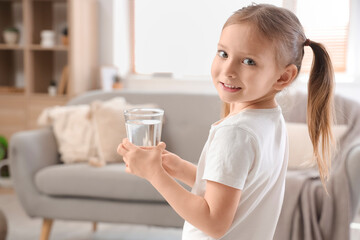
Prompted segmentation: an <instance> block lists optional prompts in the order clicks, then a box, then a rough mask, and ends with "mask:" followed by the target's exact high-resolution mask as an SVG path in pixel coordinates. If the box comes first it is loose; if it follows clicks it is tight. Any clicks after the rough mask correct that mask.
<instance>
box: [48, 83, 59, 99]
mask: <svg viewBox="0 0 360 240" xmlns="http://www.w3.org/2000/svg"><path fill="white" fill-rule="evenodd" d="M48 93H49V95H50V96H56V93H57V87H56V82H55V80H51V82H50V85H49V87H48Z"/></svg>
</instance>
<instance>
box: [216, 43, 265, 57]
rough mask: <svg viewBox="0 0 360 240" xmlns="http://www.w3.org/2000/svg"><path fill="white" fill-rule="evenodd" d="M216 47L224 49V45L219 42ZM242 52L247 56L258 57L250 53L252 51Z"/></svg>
mask: <svg viewBox="0 0 360 240" xmlns="http://www.w3.org/2000/svg"><path fill="white" fill-rule="evenodd" d="M218 47H219V48H223V49H226V46H225V45H223V44H221V43H218ZM242 54H244V55H247V56H249V57H252V58H259V56H257V55H256V54H252V53H246V52H242Z"/></svg>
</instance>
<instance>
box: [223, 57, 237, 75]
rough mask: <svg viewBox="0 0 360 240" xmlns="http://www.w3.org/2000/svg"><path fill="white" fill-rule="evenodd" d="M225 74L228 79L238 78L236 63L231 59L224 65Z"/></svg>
mask: <svg viewBox="0 0 360 240" xmlns="http://www.w3.org/2000/svg"><path fill="white" fill-rule="evenodd" d="M224 74H225V76H226V77H228V78H230V79H231V78H236V75H237V73H236V63H235V62H234V61H232V60H230V59H228V60H227V61H226V64H225V65H224Z"/></svg>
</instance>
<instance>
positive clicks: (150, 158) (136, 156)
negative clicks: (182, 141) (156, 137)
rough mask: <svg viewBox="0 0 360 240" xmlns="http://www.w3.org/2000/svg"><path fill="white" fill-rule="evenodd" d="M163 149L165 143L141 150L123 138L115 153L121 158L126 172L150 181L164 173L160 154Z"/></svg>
mask: <svg viewBox="0 0 360 240" xmlns="http://www.w3.org/2000/svg"><path fill="white" fill-rule="evenodd" d="M165 147H166V145H165V143H163V142H161V143H159V144H158V145H157V146H156V147H146V148H141V147H138V146H136V145H134V144H132V143H130V142H129V140H128V139H127V138H125V139H124V140H123V142H122V143H121V144H120V145H119V146H118V148H117V152H118V153H119V154H120V155H122V156H123V160H124V162H125V164H126V172H128V173H131V174H134V175H136V176H138V177H141V178H145V179H147V180H148V181H151V179H152V178H153V177H154V176H155V175H156V174H158V173H159V172H160V171H164V169H163V167H162V163H161V162H162V161H161V154H162V152H163V151H164V150H165Z"/></svg>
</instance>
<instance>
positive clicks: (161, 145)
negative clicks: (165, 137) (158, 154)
mask: <svg viewBox="0 0 360 240" xmlns="http://www.w3.org/2000/svg"><path fill="white" fill-rule="evenodd" d="M156 147H157V148H158V149H159V150H161V151H164V150H165V148H166V144H165V143H164V142H160V143H159V144H158V145H157V146H156Z"/></svg>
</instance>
